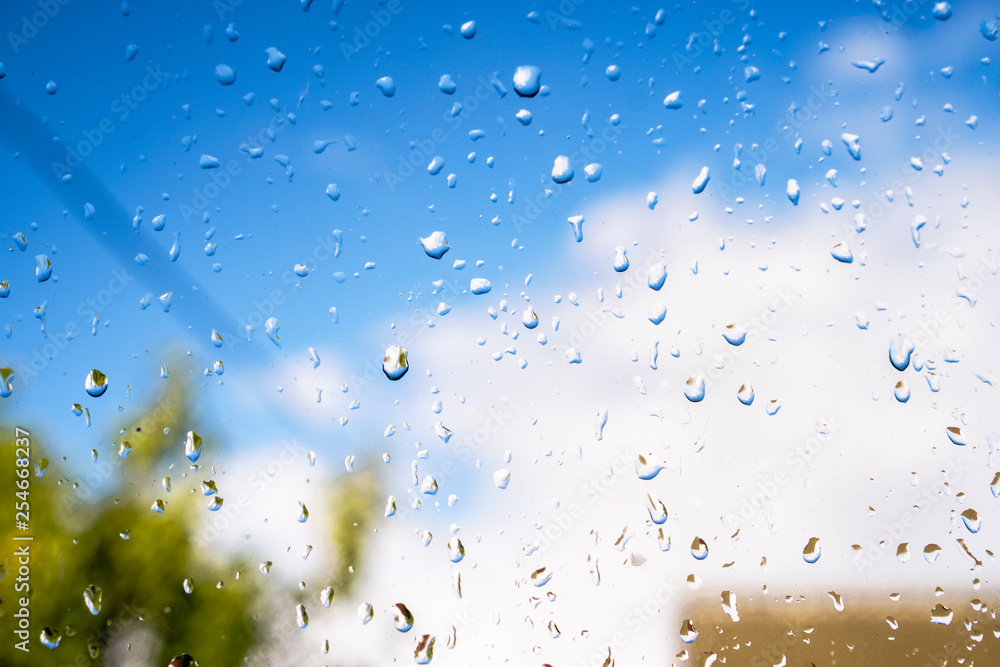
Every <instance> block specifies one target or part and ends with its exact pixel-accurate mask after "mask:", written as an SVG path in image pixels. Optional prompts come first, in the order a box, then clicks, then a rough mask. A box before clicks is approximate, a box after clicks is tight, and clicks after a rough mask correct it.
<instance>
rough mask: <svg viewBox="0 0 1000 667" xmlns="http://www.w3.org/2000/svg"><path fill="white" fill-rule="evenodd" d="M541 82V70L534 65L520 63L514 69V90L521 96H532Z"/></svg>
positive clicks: (536, 92) (538, 88)
mask: <svg viewBox="0 0 1000 667" xmlns="http://www.w3.org/2000/svg"><path fill="white" fill-rule="evenodd" d="M541 83H542V70H541V69H539V68H538V67H536V66H534V65H521V66H520V67H518V68H517V70H515V71H514V92H516V93H517V94H518V95H520V96H521V97H534V96H535V95H537V94H538V91H539V90H540V88H541Z"/></svg>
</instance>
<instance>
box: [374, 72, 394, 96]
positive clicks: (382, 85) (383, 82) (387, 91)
mask: <svg viewBox="0 0 1000 667" xmlns="http://www.w3.org/2000/svg"><path fill="white" fill-rule="evenodd" d="M375 86H376V87H377V88H378V89H379V90H380V91H382V94H383V95H385V96H386V97H392V96H393V95H395V94H396V82H395V81H393V80H392V77H391V76H383V77H382V78H380V79H379V80H378V81H376V82H375Z"/></svg>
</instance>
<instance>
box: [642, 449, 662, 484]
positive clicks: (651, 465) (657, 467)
mask: <svg viewBox="0 0 1000 667" xmlns="http://www.w3.org/2000/svg"><path fill="white" fill-rule="evenodd" d="M663 468H664V465H663V463H661V462H660V461H657V460H656V459H654V458H652V457H648V456H646V455H645V454H639V455H638V456H637V457H636V460H635V474H636V476H637V477H638V478H639V479H642V480H650V479H653V478H654V477H656V476H657V475H659V474H660V471H661V470H663Z"/></svg>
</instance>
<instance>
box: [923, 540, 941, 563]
mask: <svg viewBox="0 0 1000 667" xmlns="http://www.w3.org/2000/svg"><path fill="white" fill-rule="evenodd" d="M940 555H941V547H939V546H938V545H936V544H928V545H927V546H926V547H924V560H925V561H927V562H928V563H933V562H934V561H936V560H937V559H938V556H940Z"/></svg>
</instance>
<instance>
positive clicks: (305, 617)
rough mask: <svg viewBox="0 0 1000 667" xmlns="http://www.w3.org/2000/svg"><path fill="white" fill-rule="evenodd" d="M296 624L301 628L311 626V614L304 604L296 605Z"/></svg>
mask: <svg viewBox="0 0 1000 667" xmlns="http://www.w3.org/2000/svg"><path fill="white" fill-rule="evenodd" d="M295 624H296V625H297V626H299V627H300V628H304V627H306V626H307V625H309V612H308V611H306V606H305V605H304V604H298V605H295Z"/></svg>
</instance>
